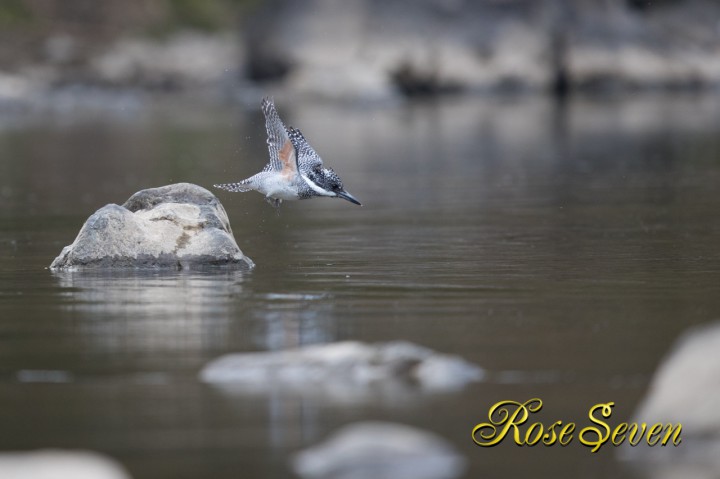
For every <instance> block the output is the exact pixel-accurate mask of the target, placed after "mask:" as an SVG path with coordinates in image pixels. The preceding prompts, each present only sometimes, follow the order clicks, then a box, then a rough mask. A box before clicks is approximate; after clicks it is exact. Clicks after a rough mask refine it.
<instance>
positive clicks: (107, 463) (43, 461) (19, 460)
mask: <svg viewBox="0 0 720 479" xmlns="http://www.w3.org/2000/svg"><path fill="white" fill-rule="evenodd" d="M0 477H3V478H8V479H70V478H72V479H130V475H129V474H128V473H127V472H126V471H125V470H124V469H123V467H122V466H120V464H118V463H117V462H115V461H114V460H112V459H110V458H108V457H106V456H103V455H101V454H98V453H96V452H91V451H61V450H44V451H42V450H41V451H32V452H0Z"/></svg>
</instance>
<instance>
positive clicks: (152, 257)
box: [50, 183, 254, 270]
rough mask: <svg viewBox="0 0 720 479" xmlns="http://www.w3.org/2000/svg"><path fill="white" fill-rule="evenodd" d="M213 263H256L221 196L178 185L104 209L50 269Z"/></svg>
mask: <svg viewBox="0 0 720 479" xmlns="http://www.w3.org/2000/svg"><path fill="white" fill-rule="evenodd" d="M207 265H216V266H217V265H221V266H233V267H243V268H251V267H252V266H254V264H253V262H252V261H251V260H250V258H248V257H247V256H245V255H243V253H242V251H240V248H239V247H238V245H237V243H236V242H235V239H234V238H233V235H232V230H231V229H230V222H229V220H228V217H227V213H225V209H224V208H223V206H222V204H221V203H220V201H219V200H218V199H217V198H216V197H215V195H213V194H212V193H210V192H209V191H208V190H206V189H205V188H202V187H200V186H197V185H193V184H189V183H178V184H174V185H168V186H162V187H160V188H151V189H147V190H142V191H140V192H138V193H135V194H134V195H133V196H131V197H130V199H128V200H127V201H126V202H125V204H124V205H123V206H118V205H115V204H110V205H107V206H104V207H103V208H100V209H99V210H98V211H96V212H95V213H94V214H93V215H92V216H90V218H88V220H87V221H86V222H85V224H84V225H83V227H82V229H81V230H80V233H78V236H77V238H75V241H74V242H73V244H71V245H69V246H66V247H65V248H63V250H62V252H61V253H60V255H59V256H58V257H57V258H55V260H54V261H53V262H52V264H51V265H50V269H53V270H57V269H76V268H123V267H150V268H159V267H162V268H177V269H186V268H190V267H196V266H207Z"/></svg>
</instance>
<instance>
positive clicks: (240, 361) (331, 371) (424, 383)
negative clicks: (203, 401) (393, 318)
mask: <svg viewBox="0 0 720 479" xmlns="http://www.w3.org/2000/svg"><path fill="white" fill-rule="evenodd" d="M483 376H484V371H483V370H482V369H481V368H479V367H478V366H476V365H474V364H471V363H468V362H466V361H464V360H463V359H461V358H459V357H456V356H450V355H444V354H439V353H436V352H434V351H432V350H431V349H428V348H424V347H422V346H418V345H416V344H412V343H408V342H404V341H393V342H388V343H378V344H365V343H360V342H355V341H345V342H339V343H333V344H325V345H315V346H307V347H303V348H299V349H292V350H285V351H273V352H258V353H237V354H228V355H225V356H222V357H220V358H218V359H216V360H214V361H212V362H210V363H209V364H208V365H206V366H205V367H204V368H203V370H202V371H201V372H200V378H201V379H202V380H203V381H205V382H208V383H219V384H223V383H226V384H233V385H235V386H236V387H235V390H239V389H243V388H244V389H246V390H247V391H258V390H259V391H264V390H268V389H271V388H274V387H280V388H283V387H284V388H290V389H296V390H304V389H316V388H318V387H320V388H323V387H332V388H335V389H343V388H346V389H350V390H357V389H363V388H367V387H370V386H372V385H375V384H381V385H382V384H384V383H408V384H410V385H413V386H417V387H419V388H421V389H425V390H453V389H459V388H462V387H463V386H465V385H466V384H468V383H470V382H474V381H480V380H481V379H482V378H483Z"/></svg>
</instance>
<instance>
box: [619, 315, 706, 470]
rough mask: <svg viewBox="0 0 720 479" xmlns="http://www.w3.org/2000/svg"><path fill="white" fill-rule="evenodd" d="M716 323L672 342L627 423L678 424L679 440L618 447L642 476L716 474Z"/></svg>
mask: <svg viewBox="0 0 720 479" xmlns="http://www.w3.org/2000/svg"><path fill="white" fill-rule="evenodd" d="M718 351H720V322H717V323H713V324H711V325H707V326H702V327H697V328H693V329H691V330H690V331H689V332H687V333H685V334H684V335H683V336H681V338H680V339H679V340H678V341H677V342H676V345H675V347H674V348H673V351H672V352H671V353H670V354H669V355H668V357H667V358H666V359H665V360H664V361H663V363H662V364H661V365H660V367H659V368H658V370H657V372H656V373H655V376H654V377H653V380H652V383H651V384H650V389H649V391H648V393H647V395H646V397H645V398H644V399H643V401H642V402H641V404H640V406H639V407H638V409H637V411H636V412H635V414H634V418H633V419H632V422H636V423H647V425H648V427H649V426H650V425H652V424H655V423H661V424H663V425H666V424H668V423H671V424H673V425H676V424H681V425H682V432H681V438H682V442H681V443H680V445H679V446H678V447H674V446H673V445H672V441H671V442H670V443H669V444H668V445H667V446H665V447H662V446H659V445H656V446H653V447H649V446H648V445H647V443H646V442H645V441H642V442H641V443H640V444H639V445H638V446H636V447H623V448H621V449H620V451H619V453H620V457H621V458H622V459H624V460H626V461H629V462H630V463H631V464H633V465H635V466H637V469H638V471H641V472H643V473H644V474H646V475H647V477H660V476H661V477H665V478H675V477H677V478H698V479H699V478H708V479H710V478H717V477H720V409H718V404H720V382H718V378H720V355H718Z"/></svg>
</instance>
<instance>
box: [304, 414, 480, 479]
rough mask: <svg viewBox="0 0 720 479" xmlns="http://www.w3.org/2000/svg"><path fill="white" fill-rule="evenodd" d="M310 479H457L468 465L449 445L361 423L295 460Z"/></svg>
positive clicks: (413, 431)
mask: <svg viewBox="0 0 720 479" xmlns="http://www.w3.org/2000/svg"><path fill="white" fill-rule="evenodd" d="M292 467H293V469H294V470H295V472H296V473H297V474H298V475H300V476H301V477H303V478H306V479H361V478H370V477H371V478H373V479H453V478H455V477H458V476H460V474H462V472H463V471H464V470H465V467H466V460H465V458H464V457H462V456H461V455H460V454H458V453H457V452H456V451H455V448H454V447H453V446H452V445H450V444H449V443H448V442H447V441H446V440H444V439H443V438H441V437H438V436H436V435H435V434H432V433H429V432H426V431H423V430H420V429H417V428H414V427H411V426H406V425H403V424H394V423H389V422H374V421H368V422H360V423H354V424H350V425H348V426H345V427H343V428H342V429H340V430H339V431H337V432H336V433H334V434H333V435H332V436H331V437H330V438H328V439H327V440H326V441H325V442H323V443H321V444H318V445H315V446H313V447H310V448H308V449H306V450H304V451H301V452H299V453H298V454H296V455H295V457H294V458H293V461H292Z"/></svg>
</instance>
